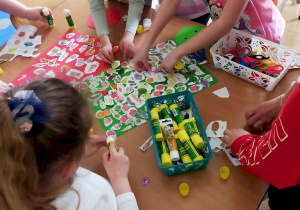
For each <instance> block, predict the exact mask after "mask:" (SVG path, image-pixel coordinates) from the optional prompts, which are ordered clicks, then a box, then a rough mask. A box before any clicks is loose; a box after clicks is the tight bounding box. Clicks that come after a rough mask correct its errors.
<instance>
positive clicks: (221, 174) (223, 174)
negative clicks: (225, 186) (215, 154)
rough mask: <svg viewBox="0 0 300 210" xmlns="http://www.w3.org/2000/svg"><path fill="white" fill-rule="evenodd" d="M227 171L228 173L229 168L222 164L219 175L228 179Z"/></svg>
mask: <svg viewBox="0 0 300 210" xmlns="http://www.w3.org/2000/svg"><path fill="white" fill-rule="evenodd" d="M229 173H230V170H229V168H228V167H226V166H222V167H221V168H220V177H221V178H222V179H228V177H229Z"/></svg>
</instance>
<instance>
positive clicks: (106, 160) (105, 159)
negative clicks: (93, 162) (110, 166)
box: [102, 151, 109, 165]
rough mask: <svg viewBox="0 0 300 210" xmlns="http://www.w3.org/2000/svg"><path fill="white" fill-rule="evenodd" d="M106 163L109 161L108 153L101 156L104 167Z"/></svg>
mask: <svg viewBox="0 0 300 210" xmlns="http://www.w3.org/2000/svg"><path fill="white" fill-rule="evenodd" d="M108 161H109V151H106V152H105V153H103V155H102V162H103V164H104V165H106V164H107V163H108Z"/></svg>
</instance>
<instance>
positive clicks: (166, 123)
mask: <svg viewBox="0 0 300 210" xmlns="http://www.w3.org/2000/svg"><path fill="white" fill-rule="evenodd" d="M159 123H160V126H161V129H162V132H163V134H164V137H165V139H166V141H167V143H168V146H169V147H168V148H169V152H170V156H171V160H172V161H178V160H179V159H180V157H179V152H178V147H177V143H176V139H175V134H174V131H173V121H172V119H170V118H168V119H163V120H159Z"/></svg>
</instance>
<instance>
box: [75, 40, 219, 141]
mask: <svg viewBox="0 0 300 210" xmlns="http://www.w3.org/2000/svg"><path fill="white" fill-rule="evenodd" d="M175 48H176V44H175V42H174V41H172V40H169V41H166V42H163V43H159V44H158V45H157V46H156V47H155V48H154V49H150V52H149V63H150V64H151V65H152V69H153V70H154V69H156V68H157V67H158V66H159V65H160V63H161V61H162V60H163V59H164V58H165V57H166V56H167V55H168V54H169V53H170V52H171V51H172V50H173V49H175ZM181 63H182V68H181V69H180V70H178V71H176V72H174V73H168V72H165V71H162V72H160V73H153V72H146V71H145V72H137V71H136V70H135V69H134V65H133V61H132V60H130V61H128V62H123V63H120V62H115V63H113V64H112V68H110V69H108V70H107V71H105V72H103V73H101V74H100V75H98V76H95V77H89V78H87V79H86V80H84V81H83V82H82V84H81V86H80V87H81V89H86V90H88V91H90V92H91V94H92V95H91V96H90V97H89V101H90V102H91V105H92V107H93V109H94V111H95V116H96V118H97V119H98V121H99V123H100V125H101V127H102V128H103V130H104V131H105V132H106V134H107V135H116V136H120V135H122V134H124V133H125V132H127V131H129V130H131V129H132V128H134V127H136V126H139V125H141V124H143V123H146V122H147V112H146V106H145V101H146V100H147V99H149V98H152V97H158V96H162V95H166V94H172V93H175V92H181V91H185V90H189V91H191V92H192V93H197V92H199V91H201V90H204V89H206V88H207V87H209V86H211V85H213V84H215V83H216V82H217V80H216V79H215V78H214V77H213V76H211V75H210V74H208V72H207V71H206V70H205V69H204V68H203V67H202V66H201V65H199V64H198V63H197V62H196V61H195V60H194V59H191V58H189V57H187V56H184V57H183V58H182V59H181Z"/></svg>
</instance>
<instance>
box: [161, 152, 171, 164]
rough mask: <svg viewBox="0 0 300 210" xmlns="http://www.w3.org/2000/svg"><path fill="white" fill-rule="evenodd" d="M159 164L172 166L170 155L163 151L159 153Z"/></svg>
mask: <svg viewBox="0 0 300 210" xmlns="http://www.w3.org/2000/svg"><path fill="white" fill-rule="evenodd" d="M161 165H162V166H163V167H169V166H172V160H171V157H170V154H169V153H163V154H161Z"/></svg>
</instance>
